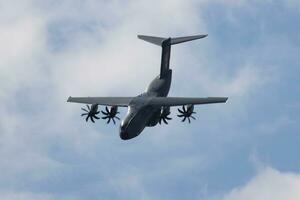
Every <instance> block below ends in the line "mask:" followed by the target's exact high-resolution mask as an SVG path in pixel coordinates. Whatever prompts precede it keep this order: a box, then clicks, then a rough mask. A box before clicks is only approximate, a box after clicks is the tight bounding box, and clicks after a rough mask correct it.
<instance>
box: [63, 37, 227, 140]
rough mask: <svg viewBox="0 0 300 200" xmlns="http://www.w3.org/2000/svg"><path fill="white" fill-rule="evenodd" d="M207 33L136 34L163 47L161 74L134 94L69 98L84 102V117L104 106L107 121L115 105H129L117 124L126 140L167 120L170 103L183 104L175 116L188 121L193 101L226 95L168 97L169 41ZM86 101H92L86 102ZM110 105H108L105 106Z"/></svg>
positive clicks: (112, 116)
mask: <svg viewBox="0 0 300 200" xmlns="http://www.w3.org/2000/svg"><path fill="white" fill-rule="evenodd" d="M206 36H207V35H195V36H188V37H177V38H161V37H153V36H145V35H138V38H139V39H142V40H145V41H147V42H150V43H153V44H155V45H159V46H161V47H162V56H161V66H160V74H159V75H158V76H157V77H156V78H155V79H154V80H153V81H152V82H151V83H150V85H149V86H148V88H147V89H146V91H145V92H144V93H142V94H140V95H138V96H136V97H69V99H68V102H75V103H84V104H87V105H86V108H87V109H86V108H82V110H83V111H85V112H86V113H83V114H82V115H81V116H86V118H85V120H86V121H88V119H89V118H90V119H91V121H92V122H95V121H94V119H99V117H98V116H97V114H99V113H100V112H99V111H98V105H102V106H106V107H105V111H101V113H102V114H103V115H104V116H103V117H102V119H106V120H107V123H110V122H111V121H113V123H114V124H115V123H116V121H115V119H118V120H120V118H119V117H117V114H118V113H119V112H118V107H128V111H127V114H126V116H125V118H124V119H123V120H122V122H121V125H120V138H121V139H123V140H128V139H131V138H134V137H136V136H138V135H139V134H140V133H141V132H142V131H143V130H144V128H145V127H151V126H155V125H157V123H159V124H161V122H162V121H163V122H164V123H165V124H168V121H167V120H171V118H170V117H169V115H170V107H171V106H182V110H180V109H178V112H179V115H177V116H178V117H182V122H184V121H186V119H187V121H188V122H189V123H190V122H191V120H190V118H192V119H195V117H194V116H192V115H193V114H194V113H195V112H194V105H196V104H211V103H225V102H226V101H227V99H228V98H227V97H205V98H186V97H167V95H168V93H169V89H170V86H171V78H172V70H171V69H169V62H170V53H171V45H174V44H179V43H182V42H187V41H191V40H196V39H200V38H204V37H206ZM88 104H91V106H89V105H88ZM107 106H109V107H107Z"/></svg>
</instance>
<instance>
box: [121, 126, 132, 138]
mask: <svg viewBox="0 0 300 200" xmlns="http://www.w3.org/2000/svg"><path fill="white" fill-rule="evenodd" d="M120 138H121V139H122V140H129V139H130V137H129V134H128V132H127V131H126V129H125V127H124V126H120Z"/></svg>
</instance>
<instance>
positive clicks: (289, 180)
mask: <svg viewBox="0 0 300 200" xmlns="http://www.w3.org/2000/svg"><path fill="white" fill-rule="evenodd" d="M299 188H300V175H299V174H296V173H289V172H280V171H278V170H276V169H273V168H270V167H267V168H265V169H263V170H262V171H260V172H259V174H258V175H257V176H256V177H254V178H253V179H252V180H250V181H249V182H248V183H247V184H246V185H244V186H242V187H238V188H235V189H233V190H231V192H229V193H228V194H226V195H224V198H223V200H238V199H244V200H265V199H273V200H282V199H289V200H298V199H299V198H300V191H299Z"/></svg>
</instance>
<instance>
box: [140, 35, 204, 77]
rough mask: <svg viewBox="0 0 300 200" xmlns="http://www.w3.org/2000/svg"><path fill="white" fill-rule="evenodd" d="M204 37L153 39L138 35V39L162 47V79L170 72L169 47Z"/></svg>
mask: <svg viewBox="0 0 300 200" xmlns="http://www.w3.org/2000/svg"><path fill="white" fill-rule="evenodd" d="M206 36H207V35H194V36H187V37H177V38H161V37H153V36H146V35H138V38H139V39H142V40H145V41H147V42H150V43H152V44H156V45H158V46H161V47H162V53H161V65H160V77H161V78H163V77H164V76H165V75H166V74H167V72H168V71H169V70H170V69H169V64H170V55H171V45H173V44H179V43H183V42H188V41H191V40H197V39H201V38H204V37H206Z"/></svg>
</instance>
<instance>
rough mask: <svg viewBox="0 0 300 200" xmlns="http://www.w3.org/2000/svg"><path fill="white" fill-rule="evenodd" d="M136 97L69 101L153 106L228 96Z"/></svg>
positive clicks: (211, 100) (215, 100) (71, 99)
mask: <svg viewBox="0 0 300 200" xmlns="http://www.w3.org/2000/svg"><path fill="white" fill-rule="evenodd" d="M135 98H136V97H69V98H68V101H67V102H74V103H84V104H98V105H104V106H121V107H126V106H129V105H134V104H135V103H137V104H147V105H151V106H181V105H188V104H193V105H197V104H212V103H225V102H226V101H227V99H228V98H227V97H206V98H189V97H142V98H138V99H137V101H135V100H134V99H135Z"/></svg>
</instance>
